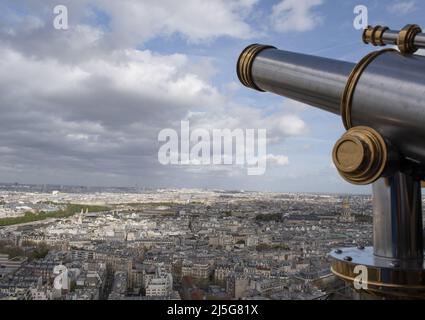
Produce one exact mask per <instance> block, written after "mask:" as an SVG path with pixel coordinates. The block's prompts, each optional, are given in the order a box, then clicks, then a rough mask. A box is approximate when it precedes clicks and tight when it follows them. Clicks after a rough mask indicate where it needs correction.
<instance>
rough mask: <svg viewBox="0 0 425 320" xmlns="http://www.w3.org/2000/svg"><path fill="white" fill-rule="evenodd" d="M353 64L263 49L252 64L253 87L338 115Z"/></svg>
mask: <svg viewBox="0 0 425 320" xmlns="http://www.w3.org/2000/svg"><path fill="white" fill-rule="evenodd" d="M354 66H355V65H354V64H353V63H349V62H343V61H337V60H331V59H326V58H320V57H316V56H311V55H305V54H299V53H293V52H288V51H282V50H276V49H266V50H264V51H262V52H261V53H259V54H258V55H257V57H256V58H255V60H254V63H253V65H252V77H253V79H254V82H255V84H256V85H257V86H258V87H259V88H261V89H262V90H264V91H268V92H272V93H276V94H278V95H281V96H285V97H288V98H291V99H294V100H297V101H300V102H303V103H306V104H309V105H312V106H315V107H319V108H321V109H324V110H326V111H329V112H332V113H335V114H340V104H341V97H342V93H343V91H344V88H345V83H346V82H347V79H348V76H349V74H350V72H351V70H352V69H353V68H354Z"/></svg>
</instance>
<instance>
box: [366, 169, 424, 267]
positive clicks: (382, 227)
mask: <svg viewBox="0 0 425 320" xmlns="http://www.w3.org/2000/svg"><path fill="white" fill-rule="evenodd" d="M373 245H374V254H375V255H376V256H379V257H383V258H390V259H399V260H403V261H407V260H408V261H410V263H413V264H415V263H419V264H420V265H422V264H423V258H424V256H423V228H422V195H421V187H420V181H418V180H414V179H413V178H412V177H411V176H409V175H406V174H404V173H400V172H398V173H395V174H394V175H393V176H391V177H388V178H381V179H379V180H378V181H376V182H375V183H374V184H373Z"/></svg>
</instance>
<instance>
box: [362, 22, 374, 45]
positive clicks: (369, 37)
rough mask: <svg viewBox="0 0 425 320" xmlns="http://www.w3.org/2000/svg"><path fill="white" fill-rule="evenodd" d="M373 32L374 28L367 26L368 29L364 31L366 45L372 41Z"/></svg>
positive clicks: (363, 37)
mask: <svg viewBox="0 0 425 320" xmlns="http://www.w3.org/2000/svg"><path fill="white" fill-rule="evenodd" d="M372 30H373V27H372V26H367V28H366V29H364V31H363V36H362V39H363V42H364V43H365V44H369V43H370V42H371V41H372Z"/></svg>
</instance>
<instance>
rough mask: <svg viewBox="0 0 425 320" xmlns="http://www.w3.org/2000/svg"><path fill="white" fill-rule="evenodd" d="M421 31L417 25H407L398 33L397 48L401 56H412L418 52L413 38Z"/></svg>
mask: <svg viewBox="0 0 425 320" xmlns="http://www.w3.org/2000/svg"><path fill="white" fill-rule="evenodd" d="M421 32H422V29H421V28H420V27H419V26H418V25H417V24H408V25H407V26H405V27H404V28H403V29H402V30H401V31H400V33H399V35H398V39H397V46H398V49H399V50H400V52H401V53H403V54H413V53H415V52H416V51H418V48H417V47H416V46H415V37H416V35H417V34H418V33H421Z"/></svg>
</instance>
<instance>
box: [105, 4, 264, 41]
mask: <svg viewBox="0 0 425 320" xmlns="http://www.w3.org/2000/svg"><path fill="white" fill-rule="evenodd" d="M97 2H98V4H99V6H100V7H101V8H102V10H104V11H105V12H106V13H107V14H108V15H110V17H111V27H112V30H113V34H114V40H115V41H124V42H132V43H134V42H139V43H143V42H144V41H146V40H149V39H152V38H154V37H157V36H161V35H162V36H164V35H165V36H167V35H172V34H174V33H179V34H181V35H182V36H183V37H185V38H187V39H188V40H189V41H192V42H199V41H204V40H210V39H212V38H216V37H219V36H229V37H234V38H242V39H246V38H250V37H251V36H252V30H251V28H250V26H249V25H248V24H247V23H246V22H245V21H244V18H245V16H246V15H247V14H248V13H250V11H251V10H252V8H253V6H254V4H255V3H256V1H253V0H232V1H228V0H216V1H209V0H185V1H184V4H183V3H181V2H179V1H175V0H161V1H157V0H144V1H139V0H121V1H106V2H105V1H97Z"/></svg>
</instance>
